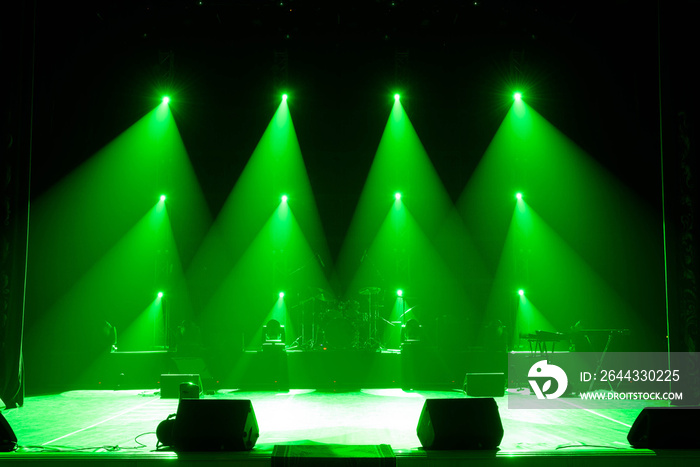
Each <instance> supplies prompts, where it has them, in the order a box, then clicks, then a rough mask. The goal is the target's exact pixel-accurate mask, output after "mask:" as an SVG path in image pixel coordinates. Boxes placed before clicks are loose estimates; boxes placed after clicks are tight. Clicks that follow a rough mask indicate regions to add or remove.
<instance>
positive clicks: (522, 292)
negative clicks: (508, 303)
mask: <svg viewBox="0 0 700 467" xmlns="http://www.w3.org/2000/svg"><path fill="white" fill-rule="evenodd" d="M518 295H520V296H521V297H524V296H525V290H523V289H519V290H518Z"/></svg>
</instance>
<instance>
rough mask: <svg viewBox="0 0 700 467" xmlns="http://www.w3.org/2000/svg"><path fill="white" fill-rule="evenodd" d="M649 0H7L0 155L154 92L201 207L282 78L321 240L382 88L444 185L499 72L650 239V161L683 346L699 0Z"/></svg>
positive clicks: (129, 112)
mask: <svg viewBox="0 0 700 467" xmlns="http://www.w3.org/2000/svg"><path fill="white" fill-rule="evenodd" d="M659 3H660V4H661V6H659V4H657V2H634V1H623V0H620V1H612V2H603V3H601V2H583V1H581V2H579V1H572V2H559V1H522V2H516V1H503V0H493V1H478V2H473V1H433V2H418V1H398V0H397V1H386V0H377V1H368V2H350V1H346V2H340V1H322V2H317V1H287V0H283V1H276V2H270V1H253V0H250V1H225V0H220V1H202V2H198V1H153V2H140V1H118V2H109V1H96V2H92V3H91V4H90V5H88V6H85V5H84V4H79V3H77V2H76V3H65V2H44V1H37V2H20V3H19V4H17V5H14V6H13V7H12V10H9V13H10V14H8V16H7V17H6V18H7V22H8V23H13V22H12V18H16V19H17V21H16V22H14V23H13V24H11V26H12V27H11V28H8V29H7V30H8V31H10V32H9V33H6V35H7V36H9V37H8V39H10V40H8V41H6V44H8V46H7V49H8V51H9V52H11V57H12V58H13V61H11V62H10V63H15V64H16V65H17V66H16V67H15V68H14V69H13V70H11V71H14V72H15V77H16V79H15V81H14V82H15V84H16V87H15V88H13V89H14V91H16V92H14V94H13V89H10V90H9V92H10V95H11V96H10V97H11V98H10V99H8V102H9V103H10V106H15V107H13V109H14V108H16V109H18V110H17V111H16V112H15V113H14V114H8V115H10V116H12V115H14V116H15V118H17V116H19V118H20V119H21V122H22V123H21V124H20V126H21V128H20V129H21V131H20V133H21V137H20V138H18V139H17V141H18V142H19V143H20V144H17V145H16V146H15V148H19V150H17V151H16V154H15V155H13V156H12V157H14V158H16V160H20V161H27V160H28V159H29V154H30V153H31V175H32V181H31V197H32V199H36V198H39V197H41V195H42V194H43V193H45V192H46V191H47V190H48V189H49V188H50V187H51V186H53V185H54V184H55V183H56V182H58V181H59V180H60V179H62V178H63V177H64V176H65V175H67V174H69V173H70V172H71V171H72V170H74V169H75V168H76V167H78V166H79V165H80V164H82V163H83V162H85V161H86V160H88V159H89V158H90V157H91V156H92V155H93V154H94V153H95V152H96V151H97V150H98V149H100V148H101V147H103V146H104V145H105V144H107V143H108V142H109V141H110V140H112V139H113V138H115V137H116V136H118V135H119V134H120V133H121V132H123V131H124V130H125V129H127V128H128V127H129V126H130V125H131V124H133V123H134V122H135V121H137V120H138V119H139V118H141V117H142V116H143V115H145V114H146V113H147V112H148V111H150V110H151V109H153V108H154V107H155V106H156V105H157V104H158V102H159V100H160V97H161V96H162V95H163V94H164V93H168V94H169V95H170V96H171V97H172V104H171V110H172V111H173V113H174V115H175V119H176V121H177V124H178V127H179V129H180V132H181V135H182V138H183V141H184V143H185V146H186V148H187V151H188V154H189V156H190V159H191V162H192V164H193V166H194V169H195V172H196V174H197V177H198V179H199V182H200V185H201V186H202V187H203V189H204V195H205V199H206V202H207V204H208V206H209V209H210V210H211V213H212V215H213V216H216V214H217V213H218V211H219V210H220V209H221V207H222V205H223V203H224V201H225V200H226V197H227V196H228V194H229V193H230V191H231V188H232V187H233V185H234V183H235V181H236V179H237V177H238V176H239V175H240V173H241V171H242V170H243V168H244V166H245V164H246V162H247V160H248V157H249V156H250V154H251V153H252V152H253V149H254V148H255V145H256V144H257V141H258V139H259V138H260V135H261V134H262V131H263V130H264V128H265V126H266V125H267V123H268V121H269V119H270V117H271V115H272V113H273V112H274V110H275V109H276V107H277V105H278V103H279V98H280V94H281V93H282V92H285V91H286V92H288V93H289V94H290V99H289V105H290V110H291V113H292V117H293V119H294V123H295V127H296V131H297V135H298V137H299V142H300V145H301V149H302V154H303V156H304V160H305V163H306V167H307V171H308V174H309V178H310V180H311V185H312V189H313V192H314V195H315V198H316V202H317V204H318V208H319V212H320V217H321V222H322V225H323V229H324V231H325V234H326V237H327V239H328V243H329V247H330V251H331V254H332V255H333V256H334V257H335V256H336V255H337V254H338V252H339V250H340V247H341V245H342V243H343V241H344V238H345V234H346V233H347V230H348V226H349V224H350V220H351V217H352V212H353V211H354V208H355V206H356V204H357V201H358V199H359V196H360V192H361V189H362V186H363V183H364V181H365V177H366V175H367V173H368V171H369V168H370V165H371V162H372V158H373V156H374V153H375V151H376V148H377V145H378V142H379V139H380V137H381V132H382V130H383V128H384V124H385V122H386V118H387V116H388V113H389V110H390V106H391V103H392V97H391V96H392V95H393V94H394V92H400V93H401V96H402V103H403V105H404V107H405V109H406V110H407V112H408V115H409V117H410V118H411V121H412V123H413V125H414V127H415V128H416V131H417V133H418V135H419V137H420V138H421V141H422V142H423V145H424V146H425V148H426V150H427V153H428V154H429V156H430V159H431V161H432V163H433V164H434V166H435V168H436V170H437V173H438V175H439V176H440V178H441V179H442V181H443V184H444V185H445V187H446V189H447V191H448V193H449V195H450V196H451V198H452V199H453V200H454V201H456V200H457V198H458V197H459V195H460V193H461V192H462V190H463V189H464V187H465V185H466V183H467V181H468V180H469V178H470V176H471V175H472V173H473V171H474V169H475V167H476V166H477V164H478V163H479V160H480V158H481V156H482V155H483V153H484V151H485V149H486V148H487V146H488V144H489V141H490V140H491V138H492V137H493V135H494V133H495V131H496V130H497V129H498V127H499V124H500V122H501V120H502V119H503V117H504V116H505V115H506V112H507V111H508V108H509V106H510V103H511V95H512V91H513V90H514V89H516V88H518V89H521V90H522V91H523V93H524V95H525V100H526V102H527V103H528V105H530V106H531V107H532V108H534V109H535V110H537V112H539V113H540V114H541V115H543V116H544V117H545V118H546V119H547V120H548V121H549V122H550V123H552V124H553V125H554V126H555V127H557V128H558V129H559V130H561V131H562V132H563V133H564V134H565V135H566V136H567V137H568V138H570V139H571V140H573V141H574V142H575V143H577V144H578V145H580V146H581V147H582V148H583V149H584V150H585V151H586V152H587V153H588V154H589V155H590V156H592V157H593V158H595V159H596V160H597V161H598V162H599V163H600V164H602V165H603V166H604V167H606V168H607V169H608V170H609V171H610V172H611V173H612V174H613V175H614V176H615V177H617V178H618V179H619V180H621V181H622V182H623V183H624V184H626V185H627V186H628V187H629V188H631V189H632V190H633V191H634V192H635V193H636V194H637V195H638V197H639V199H640V200H642V202H644V203H646V204H647V205H648V206H650V207H651V208H652V209H653V210H654V211H655V212H656V213H657V214H658V218H659V233H658V236H659V245H658V248H659V250H662V249H663V248H664V243H663V238H662V237H661V233H662V224H661V221H662V211H661V206H662V204H661V202H662V186H661V180H662V173H661V167H662V160H663V168H664V182H665V188H666V191H665V193H664V194H665V196H666V205H665V207H666V211H665V216H666V235H667V238H666V246H667V254H668V277H669V281H668V284H669V295H668V300H669V304H670V309H671V322H672V324H675V325H676V326H672V332H676V333H678V334H677V335H678V339H676V340H675V342H678V343H679V344H678V345H679V346H680V347H681V348H686V349H688V348H691V347H692V348H694V347H693V345H694V344H692V343H693V342H694V339H697V317H696V314H697V312H696V311H694V310H696V309H697V308H696V303H695V302H696V299H695V298H694V297H695V296H696V294H695V293H694V291H696V285H695V281H694V273H693V272H694V269H695V263H694V255H695V253H694V251H695V243H696V241H695V239H694V237H693V235H692V225H693V218H694V216H693V214H694V212H695V204H696V201H695V200H696V194H695V188H694V183H693V179H692V174H693V169H694V167H695V162H694V160H695V159H694V141H695V137H696V133H697V130H696V128H695V121H696V114H697V112H696V108H697V107H696V106H697V97H696V89H695V81H696V78H695V76H696V75H695V73H694V71H693V70H694V63H695V62H696V50H697V45H698V44H697V42H698V40H697V37H696V36H697V35H696V34H694V33H693V31H694V24H693V21H694V19H695V18H696V17H697V12H698V9H699V3H700V2H696V1H677V2H675V1H674V2H659ZM8 8H9V7H8ZM15 31H16V32H15ZM13 34H14V35H13ZM170 52H172V55H173V56H174V62H173V67H172V68H168V67H169V64H170V62H168V61H164V60H163V57H164V54H165V53H170ZM275 52H284V53H286V56H287V57H288V72H287V73H280V71H279V70H278V69H276V67H275ZM397 53H407V54H408V55H407V57H408V59H407V61H406V62H405V63H404V64H403V65H401V66H398V67H397V62H396V54H397ZM660 110H661V111H660ZM660 116H663V118H662V119H660ZM11 118H12V117H11ZM11 118H10V120H11ZM661 123H663V126H662V125H661ZM30 127H31V131H30ZM662 127H663V132H662V131H661V128H662ZM681 127H683V128H684V130H682V131H681V130H680V128H681ZM662 134H663V145H662V144H661V142H662V141H661V139H660V136H661V135H662ZM661 147H663V159H662V155H661V152H662V151H661ZM684 151H685V152H684ZM683 154H685V155H689V156H690V157H689V158H688V157H685V156H683ZM689 226H690V227H689ZM655 235H657V234H655ZM13 251H17V252H21V251H23V250H21V249H20V248H15V249H14V250H13ZM653 254H659V253H658V251H657V252H653ZM656 274H658V272H656ZM16 282H17V281H15V283H16ZM15 287H16V286H15ZM653 293H654V294H655V296H661V295H663V294H665V290H664V284H661V283H660V284H659V288H658V290H655V291H653ZM15 295H16V294H15ZM13 313H14V312H13ZM7 316H11V315H7ZM693 316H695V318H693ZM32 319H36V318H32ZM5 322H8V321H7V320H6V321H5ZM693 322H694V323H695V324H694V325H693V324H692V323H693ZM672 342H673V341H672ZM691 344H692V345H691Z"/></svg>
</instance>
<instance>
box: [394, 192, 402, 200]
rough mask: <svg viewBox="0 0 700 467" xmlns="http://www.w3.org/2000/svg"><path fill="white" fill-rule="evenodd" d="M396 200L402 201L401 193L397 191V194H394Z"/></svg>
mask: <svg viewBox="0 0 700 467" xmlns="http://www.w3.org/2000/svg"><path fill="white" fill-rule="evenodd" d="M394 198H395V199H396V201H400V200H401V193H399V192H398V191H397V192H396V193H395V194H394Z"/></svg>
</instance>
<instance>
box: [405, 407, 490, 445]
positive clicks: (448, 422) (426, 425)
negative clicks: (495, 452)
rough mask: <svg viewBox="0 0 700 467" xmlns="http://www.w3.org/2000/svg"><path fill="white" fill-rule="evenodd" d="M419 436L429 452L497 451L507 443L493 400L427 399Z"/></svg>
mask: <svg viewBox="0 0 700 467" xmlns="http://www.w3.org/2000/svg"><path fill="white" fill-rule="evenodd" d="M416 432H417V434H418V439H419V440H420V443H421V445H422V446H423V448H425V449H443V450H445V449H496V448H498V445H499V444H501V440H502V439H503V425H502V424H501V416H500V415H499V413H498V405H496V401H495V400H494V399H493V398H474V399H466V398H465V399H426V401H425V404H424V405H423V410H422V411H421V414H420V419H419V420H418V427H417V428H416Z"/></svg>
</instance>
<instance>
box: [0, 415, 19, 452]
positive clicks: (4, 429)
mask: <svg viewBox="0 0 700 467" xmlns="http://www.w3.org/2000/svg"><path fill="white" fill-rule="evenodd" d="M16 447H17V436H15V432H14V431H12V427H10V424H9V423H8V422H7V420H6V419H5V417H4V416H3V415H2V413H0V452H10V451H14V450H15V448H16Z"/></svg>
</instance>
